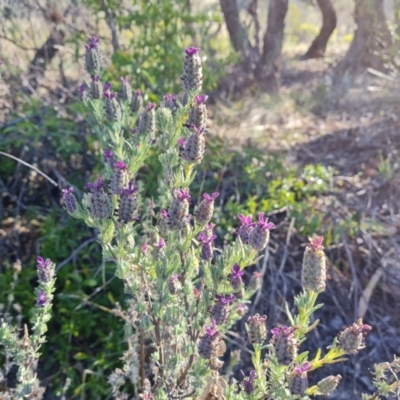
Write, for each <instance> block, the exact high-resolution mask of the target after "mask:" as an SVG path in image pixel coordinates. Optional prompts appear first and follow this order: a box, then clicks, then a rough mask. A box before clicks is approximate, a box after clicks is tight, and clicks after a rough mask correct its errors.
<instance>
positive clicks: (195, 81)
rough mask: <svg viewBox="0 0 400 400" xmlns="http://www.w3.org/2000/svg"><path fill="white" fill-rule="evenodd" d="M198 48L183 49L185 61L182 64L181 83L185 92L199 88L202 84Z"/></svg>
mask: <svg viewBox="0 0 400 400" xmlns="http://www.w3.org/2000/svg"><path fill="white" fill-rule="evenodd" d="M199 51H200V49H198V48H196V47H193V46H191V47H188V48H187V49H186V50H185V53H186V56H185V62H184V65H183V74H182V84H183V88H184V89H185V91H186V92H188V93H189V92H193V91H196V90H201V88H202V86H203V70H202V65H201V59H200V55H199Z"/></svg>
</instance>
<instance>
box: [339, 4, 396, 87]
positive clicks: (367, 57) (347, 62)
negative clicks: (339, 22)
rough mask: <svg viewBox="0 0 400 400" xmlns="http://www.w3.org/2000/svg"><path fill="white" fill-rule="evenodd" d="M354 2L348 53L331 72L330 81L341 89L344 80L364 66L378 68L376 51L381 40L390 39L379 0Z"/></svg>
mask: <svg viewBox="0 0 400 400" xmlns="http://www.w3.org/2000/svg"><path fill="white" fill-rule="evenodd" d="M355 3H356V7H355V16H354V19H355V22H356V24H357V29H356V31H355V33H354V38H353V41H352V42H351V45H350V48H349V50H348V52H347V53H346V55H345V57H344V58H343V60H342V61H341V62H340V63H339V64H338V65H337V66H336V68H335V71H334V79H333V84H334V86H336V87H339V88H340V87H342V88H343V86H344V83H347V84H351V82H352V81H353V79H354V77H355V76H356V75H357V74H360V73H362V72H364V71H365V70H366V69H367V68H374V69H377V70H382V69H383V59H382V57H381V56H380V54H379V50H380V48H381V47H382V45H384V44H385V42H386V43H388V42H390V32H389V29H388V27H387V25H386V19H385V14H384V10H383V0H355Z"/></svg>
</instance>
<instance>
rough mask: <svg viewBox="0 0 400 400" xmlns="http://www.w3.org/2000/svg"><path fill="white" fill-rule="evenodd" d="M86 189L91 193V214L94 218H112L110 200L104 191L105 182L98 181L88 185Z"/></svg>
mask: <svg viewBox="0 0 400 400" xmlns="http://www.w3.org/2000/svg"><path fill="white" fill-rule="evenodd" d="M86 188H87V189H89V190H90V191H91V193H90V213H91V214H92V216H93V217H94V218H98V219H103V218H108V217H110V216H111V212H112V205H111V201H110V198H109V197H108V195H107V194H106V192H105V191H104V189H103V182H102V180H101V179H98V180H97V182H96V183H87V184H86Z"/></svg>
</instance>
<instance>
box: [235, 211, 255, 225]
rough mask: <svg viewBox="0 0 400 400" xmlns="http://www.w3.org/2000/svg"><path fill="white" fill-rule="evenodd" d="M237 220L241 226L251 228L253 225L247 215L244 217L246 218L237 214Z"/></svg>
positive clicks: (249, 216)
mask: <svg viewBox="0 0 400 400" xmlns="http://www.w3.org/2000/svg"><path fill="white" fill-rule="evenodd" d="M238 218H239V220H240V222H241V224H242V225H244V226H252V225H253V219H252V217H251V215H248V216H247V217H246V216H244V215H242V214H239V215H238Z"/></svg>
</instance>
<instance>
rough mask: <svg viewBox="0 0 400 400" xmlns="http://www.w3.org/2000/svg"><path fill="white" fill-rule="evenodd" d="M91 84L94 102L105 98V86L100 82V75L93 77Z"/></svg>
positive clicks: (91, 94)
mask: <svg viewBox="0 0 400 400" xmlns="http://www.w3.org/2000/svg"><path fill="white" fill-rule="evenodd" d="M91 78H92V80H91V82H90V96H91V97H92V99H94V100H99V99H101V98H102V97H103V84H102V83H101V81H100V76H99V75H92V76H91Z"/></svg>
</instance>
